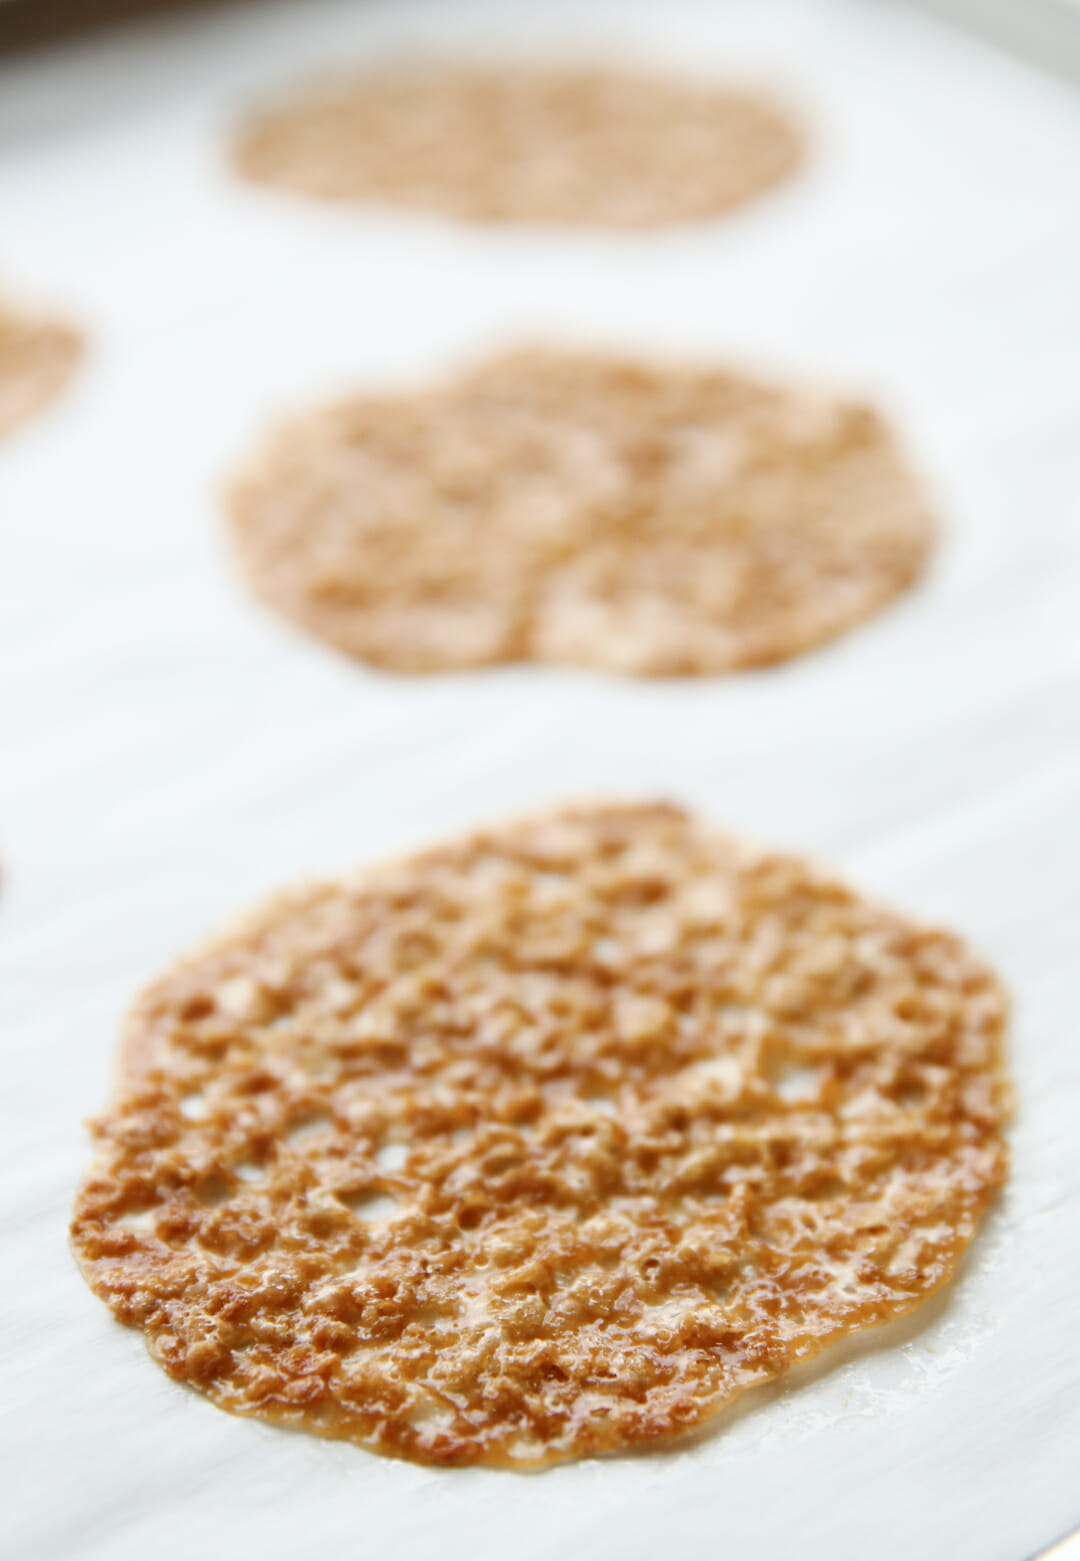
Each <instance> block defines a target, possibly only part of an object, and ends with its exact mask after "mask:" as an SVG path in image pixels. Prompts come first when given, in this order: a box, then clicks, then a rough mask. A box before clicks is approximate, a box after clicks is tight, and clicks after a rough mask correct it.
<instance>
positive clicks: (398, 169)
mask: <svg viewBox="0 0 1080 1561" xmlns="http://www.w3.org/2000/svg"><path fill="white" fill-rule="evenodd" d="M802 152H803V137H802V134H801V132H800V130H799V129H798V128H797V126H796V125H795V124H794V123H793V121H792V119H791V118H790V116H789V115H788V114H787V112H786V111H784V110H783V109H781V108H780V107H779V106H778V105H776V104H775V103H773V102H771V101H770V100H769V99H767V98H765V97H763V96H761V95H760V94H756V93H752V92H740V91H732V90H730V89H728V88H725V87H720V86H715V85H712V84H707V83H704V82H701V81H694V80H691V79H682V78H679V77H669V76H665V75H656V74H647V73H644V72H640V71H638V72H620V71H611V70H600V69H582V68H571V67H559V66H549V67H539V68H529V67H527V66H522V65H506V66H502V67H499V68H498V69H492V68H482V67H464V66H453V65H431V66H417V67H412V68H410V67H401V68H388V69H385V70H382V71H375V72H371V73H367V74H363V75H359V76H355V77H352V78H351V79H346V80H343V81H340V82H337V83H332V84H329V85H326V86H323V87H321V88H315V89H313V90H311V91H308V92H306V93H303V94H301V95H300V96H298V97H297V98H295V99H294V100H293V101H292V102H290V103H286V104H284V105H282V106H281V107H278V108H273V109H270V110H268V111H266V112H264V113H260V114H257V115H256V116H254V117H253V118H252V120H251V121H250V122H249V123H248V124H247V125H246V126H245V127H244V128H243V129H242V130H241V132H240V134H239V135H238V137H237V138H236V141H235V143H234V146H233V160H234V164H235V166H236V168H237V170H238V171H239V172H240V173H241V174H243V175H244V176H245V177H247V178H249V179H254V180H257V181H258V182H259V183H263V184H270V185H277V186H280V187H282V188H284V189H288V190H294V191H297V192H299V193H300V194H303V195H310V196H316V197H320V198H323V199H327V200H338V201H367V202H378V203H382V204H386V205H391V206H404V207H412V208H415V209H418V210H421V211H431V212H440V213H443V214H445V215H447V216H452V217H461V218H465V219H466V220H473V221H482V222H484V221H487V222H533V223H556V224H567V225H590V226H600V227H614V228H635V227H639V228H646V227H656V226H660V225H663V224H665V223H672V222H686V221H693V220H700V219H703V218H708V217H713V216H716V215H717V214H719V213H720V212H724V211H727V210H728V208H729V207H732V206H736V205H738V204H739V203H740V202H742V201H745V200H747V199H748V198H749V197H751V196H753V195H756V194H758V193H759V192H760V191H762V190H765V189H767V188H769V187H770V186H771V185H774V184H776V183H777V182H778V181H779V180H781V179H783V178H785V177H786V176H787V175H788V174H790V173H791V172H792V170H793V169H794V168H795V167H796V166H797V164H798V163H799V161H800V158H801V156H802Z"/></svg>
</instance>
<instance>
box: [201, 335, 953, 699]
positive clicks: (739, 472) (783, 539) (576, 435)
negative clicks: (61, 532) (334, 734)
mask: <svg viewBox="0 0 1080 1561" xmlns="http://www.w3.org/2000/svg"><path fill="white" fill-rule="evenodd" d="M229 513H230V518H231V522H232V531H233V535H234V538H235V542H236V546H237V550H238V554H239V558H240V562H241V566H242V568H243V569H244V572H245V574H246V575H247V577H248V579H249V581H250V583H251V585H252V587H253V588H254V590H255V591H256V592H257V593H258V595H259V596H260V597H262V598H263V599H264V600H265V601H267V602H268V603H270V604H271V605H272V606H273V607H275V608H276V609H277V610H278V611H280V612H282V613H284V614H285V615H286V616H287V617H289V618H291V619H293V620H294V621H295V622H297V623H299V624H301V625H302V626H303V627H304V628H305V629H308V630H309V631H310V632H312V633H314V634H316V635H318V636H319V637H320V638H322V639H324V640H327V641H329V642H330V643H331V644H333V645H335V646H337V647H338V648H339V649H341V650H344V651H346V652H347V653H349V654H350V655H353V656H356V657H358V658H359V659H361V660H364V661H368V662H372V663H374V664H376V665H378V666H382V667H387V668H391V669H395V670H398V671H409V672H430V671H437V670H441V669H448V668H456V667H472V666H482V665H485V664H490V663H495V662H504V661H519V660H532V661H542V662H553V663H563V664H569V665H577V666H586V667H597V668H605V669H608V670H611V671H615V672H623V673H632V674H638V675H671V674H676V675H679V674H704V673H715V672H724V671H728V670H730V669H732V668H737V667H748V666H763V665H767V664H769V663H772V662H776V661H781V660H783V659H785V658H787V657H789V656H793V655H795V654H797V653H798V652H800V651H803V650H807V649H809V648H810V647H812V646H815V645H818V644H820V643H821V642H822V641H825V640H828V639H831V638H832V637H833V636H834V635H837V634H840V633H842V632H843V631H844V630H845V629H848V628H850V627H851V626H852V625H853V624H855V623H858V622H859V621H860V620H862V619H863V618H866V617H867V616H869V615H870V614H871V613H873V612H875V611H877V610H878V609H880V608H881V607H883V606H884V605H885V604H886V603H887V602H889V601H891V600H892V598H893V597H894V596H896V595H897V594H898V593H899V592H900V591H902V590H903V589H904V588H905V587H907V586H909V585H911V583H912V582H913V581H914V580H915V579H916V578H917V577H918V575H919V573H920V572H921V570H922V568H923V566H924V564H925V561H926V558H927V555H928V553H929V550H930V546H931V542H932V538H933V529H934V528H933V524H932V521H931V519H930V517H929V514H928V512H927V509H926V507H925V504H924V501H923V498H922V495H921V494H920V492H919V489H918V486H917V484H916V483H915V482H914V480H913V478H912V477H911V476H910V474H909V472H908V471H907V468H906V466H905V464H904V462H903V460H902V458H901V456H900V454H899V452H898V451H897V449H896V446H895V444H894V441H893V439H892V436H891V434H890V433H889V430H888V428H887V427H886V426H885V424H884V423H883V422H882V420H881V419H880V418H879V417H878V416H877V415H876V414H875V413H874V412H872V411H870V410H869V409H867V408H866V407H863V406H860V405H856V404H852V403H838V402H835V401H831V400H828V399H825V398H822V397H813V396H810V395H808V394H794V393H791V392H788V391H785V390H781V389H776V388H773V387H770V386H766V385H762V384H759V383H757V382H756V381H753V380H749V379H747V378H745V377H743V376H741V375H738V374H734V373H726V372H723V371H720V370H714V369H712V370H711V369H700V368H686V367H675V366H667V367H657V366H646V365H643V364H640V363H634V362H628V361H625V360H621V359H618V358H607V357H602V356H595V355H587V354H580V353H578V354H575V353H567V352H557V351H541V350H521V351H517V352H511V353H508V354H506V355H504V356H501V357H498V358H495V359H493V360H491V361H490V362H487V363H484V364H482V365H480V366H479V367H477V368H474V369H473V370H471V371H469V372H467V373H465V374H463V375H461V376H459V377H458V378H457V379H455V380H453V381H451V382H449V383H447V384H445V385H440V386H437V387H436V388H434V389H431V390H427V391H423V392H417V393H415V394H406V393H402V394H397V395H386V396H381V397H368V398H356V399H354V400H351V401H347V402H343V403H341V404H340V405H338V406H334V407H330V408H328V409H325V410H323V411H321V412H317V413H315V414H314V415H312V416H309V417H307V418H303V419H300V420H298V421H296V422H295V423H293V424H291V425H289V426H287V427H285V428H283V429H281V430H279V431H278V433H277V434H276V435H275V436H274V437H273V438H272V439H271V440H270V441H269V443H268V445H267V447H266V448H265V449H264V451H263V452H262V454H261V455H260V456H259V458H258V459H257V460H256V461H255V462H254V464H253V465H252V466H251V468H250V469H249V471H248V472H247V473H246V474H245V475H244V476H243V477H241V479H240V480H239V481H238V482H236V483H235V484H234V486H233V488H232V490H231V493H230V499H229Z"/></svg>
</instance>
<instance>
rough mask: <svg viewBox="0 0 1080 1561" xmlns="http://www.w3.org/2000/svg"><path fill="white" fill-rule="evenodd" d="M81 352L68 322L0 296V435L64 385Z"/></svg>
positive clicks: (44, 403)
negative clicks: (45, 316) (24, 310)
mask: <svg viewBox="0 0 1080 1561" xmlns="http://www.w3.org/2000/svg"><path fill="white" fill-rule="evenodd" d="M81 351H82V338H81V336H80V335H79V333H78V331H76V330H73V329H72V327H71V326H70V325H64V324H62V323H60V322H59V321H56V320H45V319H40V318H38V317H37V316H34V315H27V314H23V313H22V312H20V311H18V310H16V309H15V308H13V307H11V306H10V305H8V304H5V303H4V302H3V301H2V300H0V437H2V436H3V435H4V434H6V433H8V432H9V431H10V430H11V429H12V428H14V427H15V426H16V425H17V424H18V423H21V422H23V420H24V419H25V418H28V417H30V416H32V415H33V413H35V412H37V411H39V410H40V409H41V408H42V407H43V406H45V405H46V404H47V403H48V402H49V401H51V400H52V398H53V397H54V396H55V395H57V394H58V393H59V392H60V391H61V390H62V389H63V388H64V386H65V385H66V384H67V382H68V379H69V378H70V377H71V373H72V370H73V369H74V367H75V364H76V362H77V361H78V358H79V355H80V353H81Z"/></svg>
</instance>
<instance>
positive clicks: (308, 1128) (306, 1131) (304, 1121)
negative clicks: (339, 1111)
mask: <svg viewBox="0 0 1080 1561" xmlns="http://www.w3.org/2000/svg"><path fill="white" fill-rule="evenodd" d="M333 1125H334V1124H333V1120H332V1118H331V1117H330V1115H329V1113H328V1112H326V1111H316V1112H313V1113H312V1114H311V1116H306V1117H302V1118H301V1120H300V1121H299V1122H296V1123H295V1124H294V1125H293V1126H292V1127H290V1128H289V1129H288V1131H287V1132H286V1133H285V1134H284V1135H283V1137H284V1139H285V1142H286V1143H288V1144H292V1146H293V1148H294V1149H295V1148H298V1147H300V1146H301V1145H303V1144H306V1143H308V1142H309V1141H310V1140H311V1139H313V1138H318V1137H319V1135H320V1134H321V1133H325V1132H326V1131H327V1129H328V1128H330V1127H333Z"/></svg>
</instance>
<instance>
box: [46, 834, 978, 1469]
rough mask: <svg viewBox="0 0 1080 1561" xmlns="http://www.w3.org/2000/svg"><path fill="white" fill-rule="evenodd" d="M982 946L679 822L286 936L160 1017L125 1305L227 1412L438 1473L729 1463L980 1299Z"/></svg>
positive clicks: (107, 1126)
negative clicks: (958, 1271) (840, 1342)
mask: <svg viewBox="0 0 1080 1561" xmlns="http://www.w3.org/2000/svg"><path fill="white" fill-rule="evenodd" d="M1005 1014H1006V1001H1005V998H1004V995H1003V993H1002V991H1001V988H1000V987H999V985H998V984H997V982H996V980H995V979H994V977H993V975H992V974H991V973H990V972H989V971H988V970H987V969H986V968H985V967H984V966H983V965H982V964H981V963H980V962H979V961H978V960H977V959H975V958H974V957H973V956H972V955H971V954H970V953H969V952H968V950H967V949H966V948H965V947H964V946H963V944H962V943H960V942H959V941H958V940H957V939H956V938H954V937H952V936H950V935H948V934H947V933H943V932H936V931H928V930H926V929H924V928H920V927H917V926H914V925H912V924H911V923H910V922H908V921H906V920H904V919H903V918H901V917H900V916H897V915H895V914H893V913H892V912H891V911H887V910H883V909H881V908H880V907H878V906H876V905H873V904H870V903H868V902H866V901H865V900H863V899H861V898H860V897H858V896H857V895H856V894H854V893H853V892H852V891H850V890H849V889H846V888H844V887H843V886H842V885H840V884H837V883H835V882H832V881H831V880H829V879H828V878H825V877H822V876H821V875H819V873H818V872H816V871H815V870H813V869H811V868H809V867H808V866H806V865H805V864H804V863H802V862H800V861H797V860H794V859H791V858H788V857H784V856H777V855H768V854H762V853H759V852H756V851H753V850H749V849H747V848H744V847H743V846H741V845H739V844H738V843H736V842H735V841H733V840H731V839H728V838H725V837H723V836H720V835H715V834H713V833H711V832H710V831H709V830H707V829H705V828H703V827H701V826H699V825H698V824H697V823H695V822H694V821H693V820H692V819H691V818H690V817H688V816H687V815H686V814H685V813H683V812H682V811H680V810H679V809H677V808H674V807H670V806H666V805H661V804H654V805H640V806H631V805H620V806H610V807H582V808H571V809H567V810H564V811H560V812H554V813H551V814H548V815H545V816H542V817H538V818H535V819H532V820H528V821H526V822H523V823H517V824H512V825H509V826H506V827H502V828H497V829H493V830H490V831H486V832H484V833H482V834H478V835H475V836H473V837H472V838H468V839H464V840H461V841H459V842H455V843H451V844H448V845H445V846H442V847H440V848H437V849H434V850H431V851H428V852H426V853H424V854H423V855H420V856H416V857H413V858H411V859H408V860H406V861H403V862H400V863H396V864H392V865H389V866H385V867H383V868H381V869H377V870H374V871H371V872H368V873H366V874H364V875H363V876H360V877H357V878H355V879H350V880H346V881H344V882H340V883H332V884H327V885H324V886H322V887H313V888H308V889H302V890H300V891H298V892H295V893H292V894H289V895H285V896H283V897H281V898H279V899H277V900H273V901H271V902H270V903H269V904H268V905H266V906H264V907H263V908H262V909H261V910H259V911H257V912H256V913H255V914H254V915H252V916H251V917H250V919H248V920H247V921H246V922H245V923H243V924H242V925H240V926H239V927H237V928H236V929H235V930H233V931H232V932H230V933H228V934H227V935H226V936H224V937H222V938H220V939H219V940H218V941H217V942H215V943H213V944H211V945H209V946H208V947H206V948H204V949H203V950H202V951H201V952H200V953H197V954H196V955H194V956H193V957H191V958H189V959H187V960H186V961H184V962H183V963H181V964H179V965H177V966H176V967H175V968H174V969H173V970H172V971H170V972H169V973H168V974H166V975H165V976H163V977H162V978H161V979H160V980H159V981H157V982H155V983H154V984H153V985H152V986H151V987H150V988H149V989H148V990H147V991H146V992H145V993H144V994H143V995H142V997H141V998H140V999H139V1000H138V1002H137V1004H136V1006H135V1008H134V1011H133V1012H132V1014H131V1016H130V1018H129V1021H128V1024H127V1029H126V1032H125V1035H124V1039H123V1045H122V1052H121V1075H120V1080H119V1086H118V1090H117V1094H116V1097H115V1099H114V1102H113V1104H112V1106H111V1107H110V1108H109V1110H108V1111H107V1113H106V1114H105V1115H104V1116H103V1117H102V1118H101V1119H100V1121H99V1122H98V1123H97V1124H96V1135H97V1145H98V1152H97V1158H96V1161H95V1164H94V1166H93V1168H92V1170H91V1172H90V1174H89V1176H88V1177H87V1179H86V1181H85V1182H84V1184H83V1186H82V1189H81V1191H80V1192H79V1195H78V1200H77V1204H76V1210H75V1218H74V1224H73V1239H74V1246H75V1251H76V1254H77V1257H78V1260H79V1263H80V1264H81V1266H82V1269H83V1272H84V1274H85V1275H86V1278H87V1280H88V1281H89V1283H90V1284H91V1286H92V1287H93V1288H94V1290H95V1291H96V1292H97V1293H98V1294H99V1295H100V1296H101V1297H102V1298H103V1299H105V1300H106V1301H107V1302H108V1304H109V1306H110V1307H111V1308H112V1310H113V1312H114V1313H115V1315H116V1316H117V1317H118V1318H119V1319H120V1320H121V1321H122V1322H125V1323H128V1324H131V1325H133V1326H135V1327H138V1328H141V1329H142V1330H143V1332H144V1334H145V1336H146V1341H147V1344H148V1346H149V1348H150V1350H151V1352H152V1353H153V1355H154V1357H155V1358H156V1359H157V1360H158V1361H159V1362H160V1363H161V1364H162V1365H163V1366H164V1367H165V1369H166V1370H167V1371H168V1372H169V1373H170V1374H171V1375H172V1376H173V1377H175V1378H177V1379H178V1380H179V1381H182V1382H186V1383H188V1384H190V1385H191V1386H192V1387H195V1388H197V1389H199V1390H200V1391H201V1392H202V1393H204V1394H206V1395H207V1397H209V1398H210V1399H211V1400H212V1401H213V1402H214V1403H216V1404H218V1405H219V1406H221V1407H222V1408H224V1409H229V1410H233V1411H236V1412H239V1413H243V1414H252V1415H258V1416H261V1417H263V1418H265V1419H269V1420H273V1421H278V1422H282V1423H285V1424H288V1425H293V1426H297V1427H301V1428H304V1429H306V1430H309V1431H314V1432H317V1433H319V1434H320V1435H324V1436H331V1437H346V1438H350V1439H352V1440H354V1441H356V1442H359V1443H361V1444H363V1445H364V1446H367V1447H370V1448H373V1449H375V1450H376V1451H378V1452H382V1453H391V1454H397V1455H401V1456H404V1457H409V1458H414V1459H419V1460H422V1461H427V1462H432V1463H444V1464H458V1463H472V1462H482V1463H489V1464H500V1465H511V1466H528V1465H535V1464H541V1463H545V1462H549V1461H552V1460H555V1459H560V1458H568V1457H573V1456H581V1455H586V1454H595V1453H601V1452H609V1451H617V1450H621V1449H630V1448H639V1447H644V1446H649V1445H652V1444H655V1443H658V1442H663V1441H664V1440H665V1439H667V1438H672V1437H677V1436H679V1435H681V1434H684V1433H686V1432H688V1431H690V1430H692V1429H693V1428H694V1427H697V1426H700V1425H701V1424H702V1423H703V1422H704V1421H707V1420H708V1419H709V1418H710V1416H712V1415H714V1414H716V1412H717V1411H718V1410H719V1409H720V1407H721V1406H722V1405H724V1404H726V1403H728V1402H729V1401H730V1400H731V1399H732V1398H734V1397H735V1396H736V1395H737V1394H739V1393H740V1392H742V1391H743V1390H744V1389H745V1388H747V1387H749V1386H750V1385H751V1384H753V1383H759V1382H762V1381H764V1380H766V1379H768V1378H770V1377H773V1376H775V1375H777V1374H778V1373H779V1372H782V1371H783V1370H784V1369H785V1367H787V1366H789V1365H790V1364H791V1363H792V1362H794V1361H798V1360H804V1359H806V1358H807V1357H809V1356H812V1355H814V1354H815V1353H816V1352H817V1351H818V1350H819V1349H820V1348H821V1347H822V1346H823V1345H824V1344H826V1343H827V1342H828V1341H829V1340H831V1339H835V1338H837V1337H839V1336H840V1335H843V1334H846V1333H848V1332H849V1331H851V1330H853V1329H857V1328H862V1327H866V1326H867V1325H869V1324H873V1323H880V1322H883V1321H884V1320H885V1319H887V1318H891V1317H895V1316H897V1315H899V1314H901V1313H904V1312H907V1311H909V1310H910V1309H911V1308H913V1307H915V1306H916V1305H917V1304H918V1303H919V1302H920V1301H922V1300H923V1299H925V1297H926V1296H928V1295H929V1294H931V1293H932V1292H933V1291H935V1290H936V1289H937V1288H938V1287H939V1286H940V1285H942V1284H943V1283H944V1282H945V1281H946V1280H947V1279H948V1278H949V1276H950V1275H951V1274H952V1273H953V1271H954V1269H955V1267H956V1264H957V1262H958V1260H959V1257H960V1255H961V1253H962V1252H963V1250H964V1248H965V1247H966V1245H967V1244H968V1242H969V1241H970V1239H971V1237H972V1234H973V1232H974V1229H975V1225H976V1221H977V1220H978V1218H979V1216H980V1215H981V1214H982V1212H983V1211H984V1209H985V1208H986V1207H987V1205H988V1204H989V1202H990V1201H991V1199H992V1197H993V1195H994V1193H995V1190H996V1189H997V1187H998V1186H999V1184H1000V1183H1001V1182H1002V1180H1003V1178H1004V1176H1005V1170H1006V1150H1005V1145H1004V1142H1003V1123H1004V1119H1005V1116H1006V1111H1007V1099H1008V1086H1007V1081H1006V1078H1005V1075H1004V1071H1003V1062H1002V1050H1001V1048H1002V1031H1003V1026H1004V1022H1005Z"/></svg>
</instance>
